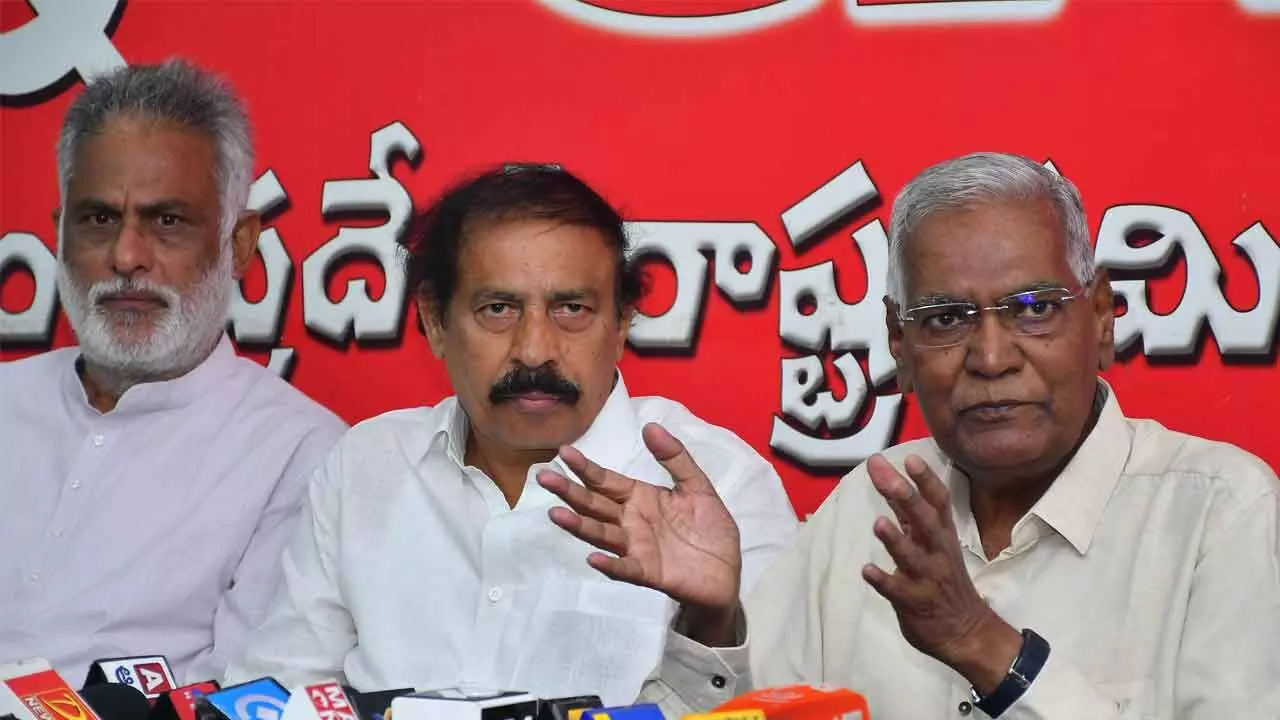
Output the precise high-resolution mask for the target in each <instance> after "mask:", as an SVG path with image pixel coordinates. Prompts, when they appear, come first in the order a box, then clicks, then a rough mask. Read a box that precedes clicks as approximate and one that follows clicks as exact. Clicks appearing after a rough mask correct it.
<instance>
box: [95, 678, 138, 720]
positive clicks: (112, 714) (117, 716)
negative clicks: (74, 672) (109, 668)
mask: <svg viewBox="0 0 1280 720" xmlns="http://www.w3.org/2000/svg"><path fill="white" fill-rule="evenodd" d="M80 697H82V698H84V701H85V702H86V703H88V704H89V707H91V708H93V711H94V712H96V713H97V714H98V717H100V718H102V720H147V715H148V714H149V713H150V712H151V703H150V702H148V701H147V696H146V695H143V694H142V691H141V690H139V689H137V688H135V687H133V686H131V685H122V684H117V683H103V684H101V685H90V686H89V687H87V688H85V689H83V690H81V691H80Z"/></svg>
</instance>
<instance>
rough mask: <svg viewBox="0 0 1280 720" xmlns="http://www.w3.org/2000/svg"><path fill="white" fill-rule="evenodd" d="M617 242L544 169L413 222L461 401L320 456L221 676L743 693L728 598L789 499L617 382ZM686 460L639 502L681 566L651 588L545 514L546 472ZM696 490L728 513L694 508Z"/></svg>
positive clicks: (783, 521)
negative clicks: (244, 642)
mask: <svg viewBox="0 0 1280 720" xmlns="http://www.w3.org/2000/svg"><path fill="white" fill-rule="evenodd" d="M627 244H628V240H627V237H626V233H625V231H624V227H623V223H622V220H621V218H620V217H619V216H618V214H617V212H616V211H615V210H614V209H613V208H611V207H610V206H609V205H608V204H607V203H606V202H605V200H604V199H603V198H601V197H600V196H599V195H598V194H597V193H595V192H594V191H593V190H592V189H591V188H589V187H588V186H587V185H585V184H584V183H583V182H582V181H580V180H578V179H577V178H576V177H574V176H573V175H571V174H570V173H568V172H565V171H563V170H560V169H558V168H555V167H543V166H514V167H507V168H504V169H497V170H493V171H490V172H487V173H484V174H481V175H479V176H478V177H476V178H473V179H471V180H469V181H467V182H464V183H462V184H461V185H459V186H457V187H454V188H453V189H451V190H449V191H448V192H446V193H445V194H444V196H443V197H442V198H441V199H439V200H438V201H437V202H436V203H435V204H434V205H433V206H432V207H431V208H430V209H429V210H427V211H426V212H425V213H423V214H422V215H421V216H420V217H419V218H418V221H417V223H416V227H415V228H414V229H413V230H412V231H411V232H410V233H409V234H408V237H407V245H408V248H409V257H408V274H409V282H408V286H409V287H410V288H412V289H413V291H414V293H415V297H416V299H417V304H418V310H419V315H420V317H421V319H422V321H423V325H424V328H425V330H426V334H427V339H428V341H429V343H430V346H431V349H432V351H433V352H434V353H435V355H436V356H437V357H438V358H441V359H443V361H444V363H445V367H446V369H447V371H448V374H449V380H450V383H451V384H452V386H453V388H454V391H455V392H456V396H454V397H450V398H446V399H445V400H443V401H442V402H440V403H439V404H437V405H435V406H433V407H422V408H413V409H408V410H401V411H396V412H392V413H388V414H386V415H383V416H381V417H378V418H374V419H372V420H369V421H367V422H364V423H361V424H359V425H357V426H356V427H354V428H353V429H352V430H351V432H350V433H349V434H348V435H347V437H346V438H344V439H343V441H341V442H340V443H339V444H338V446H337V448H335V450H334V451H333V453H331V454H330V455H329V457H328V459H327V460H326V462H325V463H324V465H323V467H322V468H321V470H320V471H319V472H318V473H317V475H316V477H315V479H314V480H313V482H312V486H311V497H310V503H309V506H308V510H307V512H306V513H305V515H304V517H305V520H304V521H303V523H302V528H301V530H300V533H299V535H298V537H297V538H296V541H295V542H294V543H293V544H292V545H290V546H289V548H288V549H287V550H286V552H285V558H284V573H285V582H284V586H283V588H282V591H281V594H280V596H279V598H278V601H277V603H276V605H275V606H274V607H273V610H272V614H271V615H270V617H269V618H268V620H267V622H266V623H265V624H264V625H263V626H262V627H261V628H260V629H259V630H258V632H256V633H255V634H254V638H253V641H252V642H251V643H250V644H249V647H248V652H247V655H246V657H245V658H244V660H243V661H241V662H239V663H235V664H233V665H232V667H231V668H229V670H228V678H227V680H228V681H239V680H245V679H249V678H253V677H258V676H262V675H271V676H274V677H276V678H279V679H282V680H284V681H285V682H286V683H287V684H290V685H293V684H296V683H301V682H306V681H314V680H318V679H322V678H326V677H339V678H343V679H345V680H346V681H347V682H349V683H350V684H351V685H353V686H355V687H356V688H357V689H361V690H379V689H387V688H397V687H416V688H419V689H426V688H441V687H451V686H459V685H478V686H482V687H488V688H497V689H515V690H528V691H532V692H534V693H535V694H537V695H539V696H541V697H558V696H568V695H581V694H596V695H599V696H600V697H601V698H603V700H604V701H605V702H606V703H607V704H626V703H631V702H634V701H636V700H637V698H640V699H642V700H648V701H653V702H658V703H661V705H662V707H663V708H664V710H666V711H667V712H668V715H669V716H670V717H679V716H680V715H681V714H682V713H683V712H686V711H687V710H689V709H690V708H695V709H707V708H710V707H712V706H714V705H716V704H718V703H719V702H721V701H723V700H725V699H727V698H729V697H731V696H733V695H734V694H735V693H737V692H738V691H739V690H741V689H742V688H743V685H742V684H741V683H740V681H739V678H738V677H737V676H735V675H734V673H733V671H732V668H733V667H734V666H735V665H737V664H740V663H738V662H737V661H735V660H734V659H733V656H735V655H741V654H742V652H743V650H742V648H741V647H738V644H739V643H740V642H741V641H742V640H743V637H742V635H741V630H742V628H741V615H740V613H739V611H738V608H739V600H738V597H739V592H740V590H742V591H745V590H746V589H748V588H750V587H751V586H752V585H754V584H755V582H756V580H757V579H759V577H760V573H761V571H762V569H763V567H764V565H765V564H766V563H767V562H768V561H769V560H770V559H771V558H772V557H773V556H774V555H776V554H777V553H778V551H779V550H780V549H781V547H782V545H783V543H784V541H786V540H787V539H788V538H789V537H790V535H791V534H792V532H793V530H794V528H795V524H796V522H795V514H794V512H793V510H792V508H791V506H790V503H789V502H788V500H787V497H786V495H785V493H784V492H783V488H782V484H781V481H780V480H779V478H778V475H777V473H776V472H775V471H774V470H773V468H772V467H771V466H770V465H769V463H768V462H766V461H765V460H764V459H763V458H761V457H760V456H759V455H758V454H756V453H755V452H754V451H753V450H752V449H751V448H750V446H748V445H747V444H746V443H745V442H743V441H742V440H741V439H739V438H738V437H736V436H734V435H733V434H732V433H730V432H729V431H727V430H725V429H723V428H719V427H715V426H713V425H710V424H708V423H706V422H704V421H702V420H699V419H698V418H697V417H695V416H694V415H692V414H691V413H690V412H689V411H688V410H686V409H685V408H684V407H683V406H681V405H679V404H677V403H675V402H672V401H670V400H666V399H663V398H659V397H632V396H631V395H630V394H629V393H628V391H627V386H626V384H625V383H624V382H623V379H622V375H621V373H620V372H619V370H618V367H617V363H618V361H619V359H620V358H621V357H622V351H623V347H624V344H625V342H626V336H627V330H628V328H629V327H630V323H631V319H632V317H633V314H634V312H635V304H636V302H637V300H638V299H639V297H640V293H641V284H640V277H639V275H638V272H639V271H638V269H637V268H636V267H634V266H631V265H629V264H628V263H627V262H626V257H627ZM677 438H678V439H677ZM682 443H683V446H684V447H687V448H688V454H686V453H684V452H682V451H681V450H680V447H681V445H682ZM557 455H559V457H557ZM689 455H692V456H693V457H695V458H697V459H698V462H700V463H701V464H702V465H703V466H704V467H708V468H713V472H714V473H715V477H717V478H719V479H718V481H717V485H716V487H715V489H714V490H712V489H711V487H710V486H709V485H707V486H696V487H694V486H687V485H678V484H677V485H676V487H678V488H679V490H678V492H677V493H675V494H674V495H673V496H672V499H671V502H668V503H665V504H664V505H663V506H661V507H657V506H654V507H651V508H645V509H644V511H643V512H638V513H636V514H635V515H634V516H633V519H634V520H635V522H637V523H639V524H640V525H648V524H650V523H654V524H655V525H654V526H655V527H656V525H662V526H664V527H666V528H669V529H670V532H671V533H674V536H673V535H670V534H668V535H667V537H666V540H665V541H664V550H665V551H666V552H668V553H670V554H671V557H673V558H676V559H677V561H675V562H672V563H671V564H670V565H669V566H668V568H667V572H666V573H665V574H664V575H663V576H662V577H660V578H656V579H654V581H653V582H649V583H646V585H647V586H646V587H641V586H637V585H633V584H630V583H627V582H617V581H614V580H610V579H606V578H604V577H601V576H600V575H599V574H597V573H596V571H595V570H593V569H592V567H591V566H589V565H588V561H590V562H591V563H593V564H598V563H599V562H600V561H601V558H599V557H596V556H594V555H592V554H591V553H590V550H591V548H590V546H589V545H587V544H586V543H582V542H579V541H577V540H575V539H574V538H572V537H570V536H568V535H566V534H564V533H563V532H561V531H560V529H559V528H557V527H556V525H555V524H554V523H553V522H552V519H550V518H548V514H550V515H551V516H552V518H554V517H559V516H560V514H561V513H563V512H567V510H566V508H564V507H563V506H562V505H561V504H560V503H558V502H557V500H556V497H555V496H554V495H553V494H552V493H551V492H548V490H547V489H546V488H544V487H543V486H542V485H540V484H539V482H537V478H538V476H539V474H540V473H541V472H543V471H545V470H546V469H547V468H560V471H561V472H566V473H567V472H569V471H570V468H573V469H575V470H580V471H582V472H584V473H586V474H587V475H592V474H594V473H595V472H596V470H598V467H599V466H597V465H594V464H592V463H588V462H587V461H586V460H585V457H590V458H592V459H593V460H594V461H595V463H599V465H602V466H605V467H609V468H612V469H614V470H617V471H619V472H624V473H627V474H628V475H631V476H633V477H637V478H641V479H643V480H644V481H645V482H647V483H652V484H653V486H654V487H658V486H661V487H672V486H673V484H675V483H679V480H680V478H682V477H683V474H684V473H683V470H684V466H685V464H686V463H687V462H688V458H689ZM593 468H594V469H593ZM584 479H585V478H584ZM717 491H718V492H719V495H720V496H721V497H723V498H724V504H721V502H720V500H719V498H717V496H716V492H717ZM708 503H710V504H711V505H712V507H713V509H719V510H721V511H723V509H724V507H725V506H726V505H727V506H728V511H727V513H724V514H723V515H721V516H719V517H710V518H709V517H708V516H707V515H706V510H707V507H708ZM607 511H608V510H607V509H606V512H607ZM735 521H736V525H735ZM646 537H648V539H649V540H652V539H653V538H654V537H655V535H654V534H653V533H650V534H649V535H647V536H646ZM645 542H646V540H645V539H639V540H637V547H639V546H640V545H642V544H644V543H645ZM617 577H618V578H619V579H624V580H625V579H627V578H625V577H622V576H617ZM739 578H741V581H739Z"/></svg>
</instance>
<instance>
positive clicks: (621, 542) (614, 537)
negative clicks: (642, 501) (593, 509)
mask: <svg viewBox="0 0 1280 720" xmlns="http://www.w3.org/2000/svg"><path fill="white" fill-rule="evenodd" d="M547 516H548V517H550V518H551V522H553V523H555V524H556V525H559V526H560V527H561V528H563V529H564V530H565V532H567V533H569V534H570V535H572V536H574V537H576V538H578V539H579V540H581V541H583V542H585V543H588V544H590V545H593V546H595V547H598V548H600V549H601V550H605V551H607V552H611V553H614V554H616V555H622V554H625V553H626V552H627V535H626V533H624V532H623V531H622V528H620V527H618V526H617V525H612V524H610V523H603V522H600V521H599V520H594V519H592V518H589V517H583V516H581V515H579V514H577V513H575V512H573V511H572V510H569V509H568V508H562V507H553V508H551V509H550V510H548V511H547Z"/></svg>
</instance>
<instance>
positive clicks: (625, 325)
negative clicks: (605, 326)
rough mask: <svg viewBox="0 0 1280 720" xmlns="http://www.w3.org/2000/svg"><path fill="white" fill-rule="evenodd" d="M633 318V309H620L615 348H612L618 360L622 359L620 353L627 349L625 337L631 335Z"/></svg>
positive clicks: (634, 310) (634, 314)
mask: <svg viewBox="0 0 1280 720" xmlns="http://www.w3.org/2000/svg"><path fill="white" fill-rule="evenodd" d="M635 318H636V309H635V308H634V307H624V308H622V317H620V318H618V331H617V332H618V336H617V338H616V341H617V346H616V347H615V348H614V354H615V355H616V356H618V357H619V358H621V357H622V352H623V350H625V349H626V347H627V335H628V334H630V333H631V323H632V321H634V320H635Z"/></svg>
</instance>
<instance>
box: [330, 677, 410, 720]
mask: <svg viewBox="0 0 1280 720" xmlns="http://www.w3.org/2000/svg"><path fill="white" fill-rule="evenodd" d="M342 689H343V690H344V691H346V693H347V697H349V698H351V700H352V702H354V703H355V705H356V714H357V715H358V716H359V717H360V720H385V719H386V718H387V717H390V716H388V715H387V711H388V710H390V709H391V701H392V700H395V699H396V698H398V697H400V696H401V695H411V694H413V691H414V690H413V688H400V689H399V690H378V691H377V692H360V691H358V690H356V689H355V688H352V687H348V686H346V685H344V686H343V687H342Z"/></svg>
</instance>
